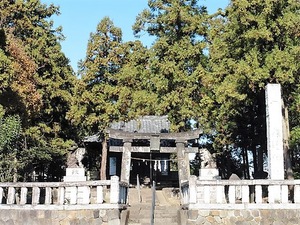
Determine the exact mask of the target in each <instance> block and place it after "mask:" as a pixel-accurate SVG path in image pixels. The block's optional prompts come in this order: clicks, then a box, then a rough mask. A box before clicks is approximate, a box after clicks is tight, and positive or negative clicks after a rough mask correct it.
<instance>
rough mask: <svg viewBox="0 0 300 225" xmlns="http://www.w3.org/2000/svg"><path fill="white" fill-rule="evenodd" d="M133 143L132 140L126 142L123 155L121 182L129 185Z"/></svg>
mask: <svg viewBox="0 0 300 225" xmlns="http://www.w3.org/2000/svg"><path fill="white" fill-rule="evenodd" d="M131 142H132V140H130V139H129V140H124V145H123V155H122V168H121V181H123V182H126V183H129V177H130V166H131Z"/></svg>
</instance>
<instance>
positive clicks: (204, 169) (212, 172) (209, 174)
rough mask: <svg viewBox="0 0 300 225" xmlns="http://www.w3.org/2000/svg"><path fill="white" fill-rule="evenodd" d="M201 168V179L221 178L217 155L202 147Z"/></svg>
mask: <svg viewBox="0 0 300 225" xmlns="http://www.w3.org/2000/svg"><path fill="white" fill-rule="evenodd" d="M199 153H200V158H201V169H199V180H219V179H221V177H220V176H219V170H218V168H217V164H216V160H215V157H214V156H213V155H212V154H211V153H210V152H209V151H208V150H207V149H206V148H202V149H200V152H199Z"/></svg>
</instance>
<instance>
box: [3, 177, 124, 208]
mask: <svg viewBox="0 0 300 225" xmlns="http://www.w3.org/2000/svg"><path fill="white" fill-rule="evenodd" d="M127 192H128V184H126V183H124V182H120V181H119V177H117V176H113V177H111V180H103V181H102V180H98V181H76V182H20V183H0V199H1V201H0V209H5V208H9V209H12V208H16V209H20V208H21V209H26V208H28V209H32V208H35V209H47V210H48V209H55V210H59V209H70V210H76V209H93V208H95V209H99V208H106V209H110V208H121V207H124V206H125V205H126V204H127Z"/></svg>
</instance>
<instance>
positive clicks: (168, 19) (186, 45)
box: [133, 0, 208, 131]
mask: <svg viewBox="0 0 300 225" xmlns="http://www.w3.org/2000/svg"><path fill="white" fill-rule="evenodd" d="M148 5H149V9H146V10H144V11H143V12H142V13H141V14H139V15H138V17H137V19H136V23H135V24H134V26H133V29H134V33H135V34H136V35H138V34H140V33H141V32H143V31H144V32H147V33H148V34H149V35H152V36H155V37H156V41H155V43H154V44H153V46H152V47H151V49H150V51H151V58H150V59H149V62H148V68H149V75H150V77H149V81H150V84H151V86H150V89H148V90H149V92H150V93H152V92H153V93H155V94H156V95H157V100H156V102H157V105H156V106H155V107H156V110H155V112H156V114H159V115H168V117H169V119H170V121H171V124H172V130H173V131H180V130H186V129H190V126H189V121H190V120H191V119H195V120H197V118H198V114H199V110H200V109H199V107H198V106H199V105H198V101H199V98H200V92H201V84H200V82H199V75H198V73H196V68H197V67H201V66H203V67H206V63H207V58H206V56H205V54H204V49H205V48H206V42H205V36H206V33H207V29H208V26H207V18H208V17H207V11H206V9H205V8H204V7H200V6H198V4H197V1H182V0H176V1H171V2H170V1H163V0H157V1H149V3H148Z"/></svg>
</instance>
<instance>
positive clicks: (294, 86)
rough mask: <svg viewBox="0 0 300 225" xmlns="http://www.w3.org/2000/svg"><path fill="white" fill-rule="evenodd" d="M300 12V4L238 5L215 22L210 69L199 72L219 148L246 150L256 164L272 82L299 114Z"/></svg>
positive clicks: (249, 0)
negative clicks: (267, 92) (266, 89)
mask: <svg viewBox="0 0 300 225" xmlns="http://www.w3.org/2000/svg"><path fill="white" fill-rule="evenodd" d="M299 8H300V5H299V1H294V0H291V1H283V0H279V1H255V0H245V1H235V0H234V1H231V3H230V5H229V6H228V8H227V9H226V10H225V12H224V13H223V12H219V13H218V14H217V15H215V17H213V18H212V20H211V21H210V30H209V35H208V41H209V42H210V43H211V45H210V46H209V68H208V69H209V70H208V72H204V73H203V72H202V69H201V68H200V72H199V75H200V79H201V83H202V84H203V87H204V88H203V92H202V93H203V97H202V98H201V99H200V105H201V108H202V109H203V110H202V112H201V113H202V114H201V120H200V123H201V124H203V125H206V126H207V128H208V129H207V130H211V129H213V130H214V131H215V132H214V136H215V137H214V138H215V139H214V140H215V143H214V144H215V148H217V149H219V150H223V149H224V147H226V146H227V147H228V146H231V147H233V149H237V148H245V149H246V150H251V151H252V153H253V158H254V160H257V158H256V154H257V153H258V152H257V151H258V149H259V151H265V146H266V144H265V143H266V139H265V138H264V136H265V103H264V87H265V85H266V84H267V83H280V84H281V85H282V89H283V99H284V101H285V105H286V106H288V107H289V109H290V113H291V114H293V115H296V114H298V112H295V111H294V112H292V111H293V107H295V106H293V105H294V104H298V102H297V101H295V99H296V98H297V96H299V91H298V90H299V88H298V86H299V53H300V51H299V50H300V49H299V18H300V16H299ZM293 120H294V119H293V118H292V119H291V120H290V121H293ZM291 125H292V126H291V128H292V129H293V127H294V126H295V125H294V124H293V123H291ZM262 134H263V135H262ZM256 166H257V164H256V162H255V163H254V167H255V168H254V169H255V171H256V169H257V168H256Z"/></svg>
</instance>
